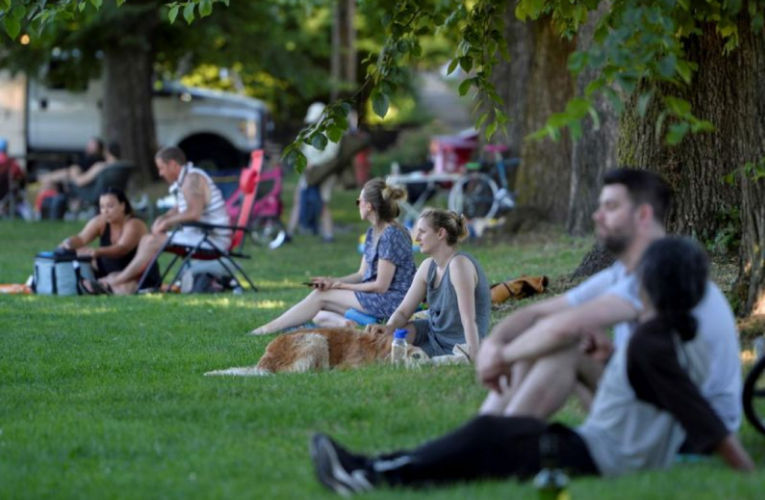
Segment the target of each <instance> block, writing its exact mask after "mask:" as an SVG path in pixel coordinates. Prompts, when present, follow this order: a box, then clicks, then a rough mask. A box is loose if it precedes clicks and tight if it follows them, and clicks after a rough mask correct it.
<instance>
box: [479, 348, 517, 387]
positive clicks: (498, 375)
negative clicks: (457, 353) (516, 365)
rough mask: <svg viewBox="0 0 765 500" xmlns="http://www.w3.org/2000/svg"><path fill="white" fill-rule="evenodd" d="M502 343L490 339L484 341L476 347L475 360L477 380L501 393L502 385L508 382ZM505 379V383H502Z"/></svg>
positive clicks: (504, 385)
mask: <svg viewBox="0 0 765 500" xmlns="http://www.w3.org/2000/svg"><path fill="white" fill-rule="evenodd" d="M502 347H503V345H501V344H497V343H495V342H491V341H485V342H484V343H482V344H481V346H480V347H479V349H478V356H476V360H475V369H476V376H477V377H478V381H479V382H480V383H481V384H482V385H484V386H485V387H487V388H488V389H490V390H492V391H495V392H497V393H498V394H501V393H502V391H503V390H504V387H506V386H507V383H509V376H510V375H509V373H510V371H509V370H508V367H507V366H505V363H504V361H503V360H502ZM503 379H505V380H504V381H505V384H503V383H502V382H503Z"/></svg>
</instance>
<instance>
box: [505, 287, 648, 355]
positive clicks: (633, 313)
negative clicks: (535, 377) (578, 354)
mask: <svg viewBox="0 0 765 500" xmlns="http://www.w3.org/2000/svg"><path fill="white" fill-rule="evenodd" d="M637 315H638V311H637V310H636V309H635V307H634V306H633V305H632V304H630V303H629V302H628V301H626V300H624V299H622V298H620V297H617V296H615V295H605V296H603V297H598V298H597V299H594V300H591V301H590V302H587V303H585V304H582V305H581V306H579V307H575V308H569V309H567V310H565V311H563V312H561V313H558V314H555V315H552V316H548V317H546V318H544V319H543V320H541V321H538V322H536V323H535V324H534V326H532V327H531V328H529V329H528V330H526V331H525V332H524V334H523V335H521V336H519V337H518V338H517V339H516V341H515V342H511V343H509V344H507V345H506V346H505V347H504V348H503V349H502V360H503V361H504V362H505V363H506V364H508V365H509V364H512V363H514V362H516V361H518V360H521V359H536V358H538V357H540V356H543V355H545V354H547V353H549V352H552V351H555V350H557V349H560V348H562V347H566V346H569V345H571V344H572V343H576V342H579V341H580V340H581V339H582V335H583V334H584V333H585V332H588V331H590V330H593V329H596V328H599V327H600V328H603V327H608V326H611V325H615V324H617V323H621V322H623V321H629V320H632V319H635V318H637Z"/></svg>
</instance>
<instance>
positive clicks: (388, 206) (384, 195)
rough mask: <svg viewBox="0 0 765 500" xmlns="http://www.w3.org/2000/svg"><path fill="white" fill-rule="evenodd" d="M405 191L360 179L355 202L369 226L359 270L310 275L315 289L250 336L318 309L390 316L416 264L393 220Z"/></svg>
mask: <svg viewBox="0 0 765 500" xmlns="http://www.w3.org/2000/svg"><path fill="white" fill-rule="evenodd" d="M404 196H406V191H404V189H403V188H401V187H392V186H388V185H387V184H386V183H385V181H384V180H382V179H372V180H371V181H369V182H367V183H366V184H364V188H363V189H362V190H361V194H360V195H359V198H358V199H357V200H356V204H357V205H358V206H359V217H360V218H361V219H362V220H365V221H367V222H369V224H370V226H371V227H370V228H369V229H368V230H367V236H366V240H365V242H364V257H362V259H361V267H359V270H358V271H357V272H355V273H353V274H350V275H348V276H344V277H342V278H327V277H317V278H311V284H312V286H314V287H315V288H316V290H314V291H313V292H311V293H310V294H309V295H308V297H306V298H305V299H303V300H302V301H300V302H298V303H297V304H295V305H294V306H292V308H290V309H289V310H288V311H287V312H285V313H284V314H282V315H281V316H279V317H278V318H276V319H275V320H273V321H271V322H269V323H267V324H265V325H263V326H261V327H260V328H257V329H255V330H253V331H252V332H251V335H267V334H269V333H275V332H279V331H281V330H284V329H285V328H291V327H295V326H299V325H302V324H304V323H306V322H308V321H310V320H312V319H314V318H316V317H317V315H319V314H320V313H322V312H329V313H334V315H343V314H344V313H345V312H346V311H347V310H348V309H357V310H359V311H361V312H364V313H366V314H370V315H372V316H376V317H378V318H385V317H388V316H390V315H391V314H392V313H393V311H395V310H396V308H397V307H398V305H399V304H400V303H401V301H402V300H403V298H404V296H405V295H406V292H407V290H408V289H409V286H410V285H411V283H412V277H413V276H414V273H415V269H416V268H415V265H414V256H413V255H412V238H411V236H410V235H409V232H408V231H407V230H406V229H405V228H403V227H402V226H401V225H399V224H398V223H397V222H396V217H398V213H399V208H398V200H401V199H403V198H404ZM319 318H321V316H319ZM319 321H320V322H321V319H319Z"/></svg>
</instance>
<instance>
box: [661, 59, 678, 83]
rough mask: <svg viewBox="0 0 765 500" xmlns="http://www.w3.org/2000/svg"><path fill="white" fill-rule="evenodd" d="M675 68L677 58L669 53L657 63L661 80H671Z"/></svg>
mask: <svg viewBox="0 0 765 500" xmlns="http://www.w3.org/2000/svg"><path fill="white" fill-rule="evenodd" d="M675 68H677V56H676V55H675V54H671V53H670V54H669V55H667V56H666V57H665V58H663V59H662V60H661V61H659V65H658V70H659V75H661V76H662V78H666V79H670V78H672V77H673V76H674V75H675Z"/></svg>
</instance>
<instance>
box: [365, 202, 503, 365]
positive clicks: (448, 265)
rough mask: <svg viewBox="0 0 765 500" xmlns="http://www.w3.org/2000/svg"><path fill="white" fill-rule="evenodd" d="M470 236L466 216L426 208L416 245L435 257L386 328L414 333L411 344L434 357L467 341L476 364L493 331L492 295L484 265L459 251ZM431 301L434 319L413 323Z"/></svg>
mask: <svg viewBox="0 0 765 500" xmlns="http://www.w3.org/2000/svg"><path fill="white" fill-rule="evenodd" d="M467 235H468V229H467V221H466V220H465V216H460V215H457V214H455V213H454V212H452V211H448V210H426V211H425V212H423V213H422V215H420V218H419V220H418V221H417V226H416V227H415V241H416V242H417V244H419V245H420V251H421V252H422V253H424V254H425V255H429V256H430V258H429V259H426V260H425V262H423V263H422V264H421V265H420V268H419V269H418V270H417V274H416V275H415V277H414V282H413V283H412V288H410V289H409V292H408V293H407V294H406V297H405V298H404V301H403V302H402V303H401V305H400V306H399V308H398V309H396V311H395V312H394V313H393V315H392V316H391V317H390V320H389V321H388V324H387V325H386V326H385V327H379V326H377V327H376V326H371V327H369V329H370V330H377V329H379V328H385V329H386V330H387V331H389V332H390V333H392V332H393V330H395V329H397V328H406V329H407V330H409V334H408V335H407V342H409V343H410V344H412V345H414V346H417V347H420V348H422V350H423V351H425V352H426V353H427V354H428V356H431V357H433V356H442V355H448V354H452V351H453V349H454V346H455V345H458V344H464V343H466V342H467V345H468V352H467V353H465V354H467V355H468V358H469V359H470V360H473V359H475V355H476V354H477V353H478V345H479V343H480V339H482V338H483V337H485V336H486V334H487V333H488V331H489V316H490V315H491V292H490V290H489V282H488V281H487V279H486V275H485V274H484V273H483V269H481V266H480V264H478V262H477V261H476V260H475V258H473V257H472V256H471V255H469V254H467V253H465V252H460V251H458V250H457V244H458V243H459V242H460V241H462V240H464V239H465V238H466V237H467ZM423 301H426V302H427V303H428V313H429V314H428V318H427V319H418V320H415V321H414V322H411V323H409V322H408V321H409V318H410V317H411V316H412V314H414V312H415V311H416V310H417V307H418V306H419V305H420V303H421V302H423Z"/></svg>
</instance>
